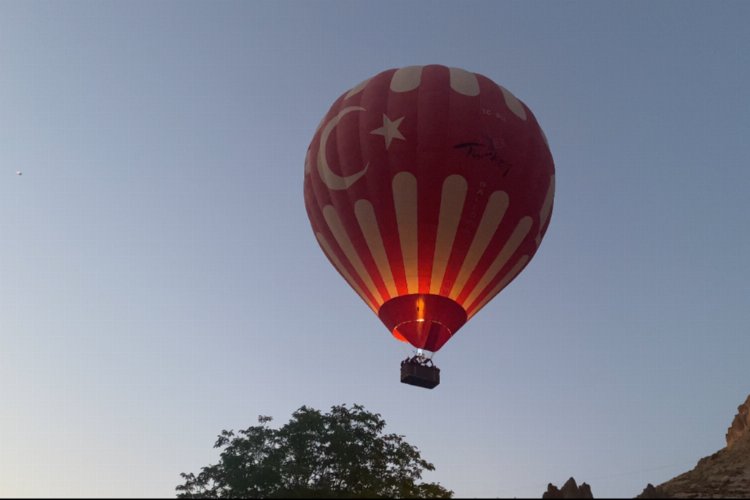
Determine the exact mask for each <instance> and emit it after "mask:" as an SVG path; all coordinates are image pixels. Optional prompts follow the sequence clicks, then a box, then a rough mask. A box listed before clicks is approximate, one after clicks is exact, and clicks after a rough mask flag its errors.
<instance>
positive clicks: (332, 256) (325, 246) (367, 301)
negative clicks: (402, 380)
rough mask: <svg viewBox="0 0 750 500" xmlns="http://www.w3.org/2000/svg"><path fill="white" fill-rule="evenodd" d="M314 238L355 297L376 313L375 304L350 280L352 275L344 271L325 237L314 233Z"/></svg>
mask: <svg viewBox="0 0 750 500" xmlns="http://www.w3.org/2000/svg"><path fill="white" fill-rule="evenodd" d="M315 237H316V238H318V243H320V248H322V249H323V252H325V254H326V255H327V256H328V258H329V259H330V260H331V262H333V265H334V267H336V269H338V271H339V273H341V275H342V276H343V277H344V279H345V280H346V282H347V283H349V285H351V287H352V288H354V291H355V292H357V295H359V296H360V297H361V298H362V300H364V301H365V304H367V306H368V307H369V308H370V309H372V310H373V312H374V313H375V314H377V313H378V308H377V307H375V304H373V303H372V301H370V299H369V298H367V295H365V294H364V292H363V291H362V289H361V288H360V287H359V285H358V284H357V282H356V281H354V279H353V278H352V275H351V274H349V271H347V270H346V268H345V267H344V266H343V264H341V261H340V260H339V258H338V257H337V256H336V254H335V253H334V252H333V249H332V248H331V245H330V244H329V243H328V240H326V238H325V236H323V235H322V234H321V233H315Z"/></svg>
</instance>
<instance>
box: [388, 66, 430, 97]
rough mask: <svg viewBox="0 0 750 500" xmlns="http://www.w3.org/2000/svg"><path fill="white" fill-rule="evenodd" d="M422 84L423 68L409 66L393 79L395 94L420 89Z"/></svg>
mask: <svg viewBox="0 0 750 500" xmlns="http://www.w3.org/2000/svg"><path fill="white" fill-rule="evenodd" d="M421 82H422V66H407V67H405V68H400V69H398V70H396V72H395V73H393V76H392V77H391V90H392V91H393V92H409V91H410V90H414V89H415V88H417V87H419V84H420V83H421Z"/></svg>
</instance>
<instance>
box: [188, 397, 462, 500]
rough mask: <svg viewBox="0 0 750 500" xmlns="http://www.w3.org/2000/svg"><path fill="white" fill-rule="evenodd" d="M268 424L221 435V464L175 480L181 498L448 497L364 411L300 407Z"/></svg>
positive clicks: (427, 466) (413, 455)
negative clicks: (278, 423)
mask: <svg viewBox="0 0 750 500" xmlns="http://www.w3.org/2000/svg"><path fill="white" fill-rule="evenodd" d="M270 422H271V417H264V416H261V417H258V424H259V425H255V426H252V427H249V428H247V429H245V430H240V431H238V433H237V434H235V433H234V432H233V431H226V430H224V431H222V432H221V434H220V435H219V436H218V440H217V441H216V444H215V445H214V447H215V448H221V449H222V451H221V455H220V460H219V463H218V464H216V465H209V466H207V467H203V468H202V469H201V472H200V473H199V474H198V475H195V474H193V473H190V474H185V473H182V474H180V475H181V476H182V478H183V479H184V480H185V483H184V484H182V485H179V486H177V488H176V490H177V492H178V493H177V497H178V498H240V497H243V498H451V497H452V496H453V492H452V491H450V490H446V489H445V488H443V487H442V486H440V484H439V483H423V482H419V481H420V480H421V478H422V471H423V470H430V471H431V470H435V466H434V465H432V464H431V463H429V462H427V461H426V460H424V459H422V456H421V455H420V453H419V450H418V449H417V448H416V447H415V446H412V445H410V444H409V443H407V442H406V441H404V437H403V436H399V435H396V434H383V429H384V428H385V421H384V420H383V419H382V418H381V416H380V415H379V414H377V413H371V412H369V411H366V410H365V409H364V408H363V407H362V406H359V405H354V406H353V407H352V408H351V409H349V408H347V407H346V405H341V406H333V407H332V408H331V411H330V412H329V413H325V414H324V413H321V412H320V411H318V410H315V409H313V408H308V407H306V406H303V407H301V408H300V409H298V410H297V411H295V412H294V413H293V414H292V418H291V420H290V421H289V422H288V423H287V424H285V425H284V426H283V427H281V428H279V429H272V428H271V427H269V423H270Z"/></svg>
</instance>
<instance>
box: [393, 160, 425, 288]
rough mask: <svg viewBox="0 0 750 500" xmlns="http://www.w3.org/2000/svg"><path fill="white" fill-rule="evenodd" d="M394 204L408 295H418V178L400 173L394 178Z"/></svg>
mask: <svg viewBox="0 0 750 500" xmlns="http://www.w3.org/2000/svg"><path fill="white" fill-rule="evenodd" d="M393 203H394V206H395V208H396V222H397V223H398V237H399V240H400V241H401V253H402V254H403V257H404V272H405V274H406V287H407V293H417V292H419V254H418V252H417V178H416V177H414V176H413V175H412V174H410V173H409V172H399V173H397V174H396V175H395V176H394V177H393Z"/></svg>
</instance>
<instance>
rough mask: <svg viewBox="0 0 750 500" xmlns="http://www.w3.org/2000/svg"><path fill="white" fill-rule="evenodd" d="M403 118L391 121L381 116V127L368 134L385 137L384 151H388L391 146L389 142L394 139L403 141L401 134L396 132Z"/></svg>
mask: <svg viewBox="0 0 750 500" xmlns="http://www.w3.org/2000/svg"><path fill="white" fill-rule="evenodd" d="M403 119H404V117H403V116H402V117H401V118H399V119H397V120H394V121H391V119H390V118H388V117H387V116H385V115H383V126H382V127H380V128H377V129H375V130H373V131H372V132H370V133H371V134H375V135H382V136H383V137H385V149H388V148H389V147H390V145H391V141H392V140H393V139H394V138H395V139H401V140H402V141H405V140H406V139H405V138H404V136H403V135H401V132H399V130H398V126H399V125H401V120H403Z"/></svg>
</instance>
